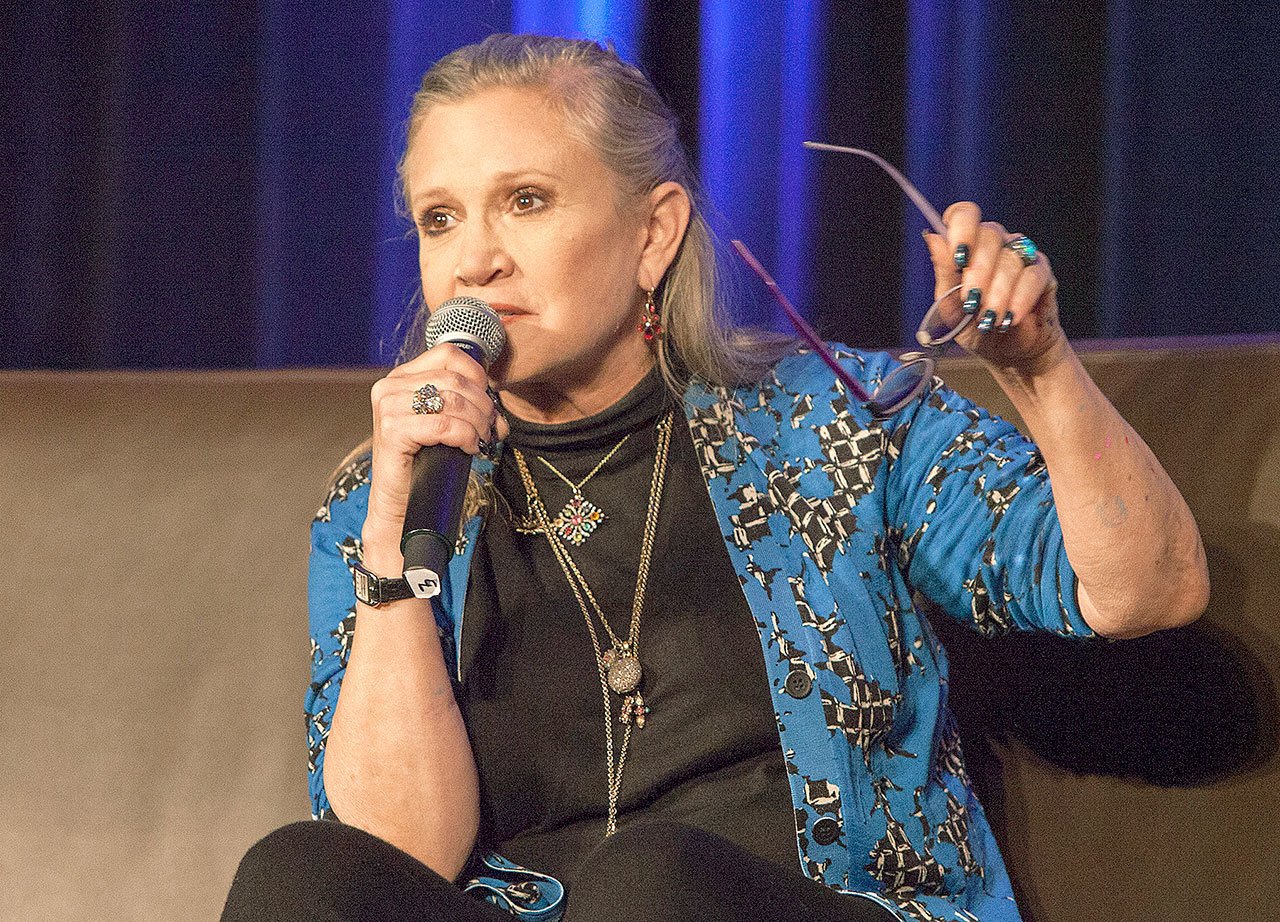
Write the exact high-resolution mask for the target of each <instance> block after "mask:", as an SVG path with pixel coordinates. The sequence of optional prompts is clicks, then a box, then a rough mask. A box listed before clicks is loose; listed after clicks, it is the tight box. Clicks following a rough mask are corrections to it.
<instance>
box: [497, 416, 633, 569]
mask: <svg viewBox="0 0 1280 922" xmlns="http://www.w3.org/2000/svg"><path fill="white" fill-rule="evenodd" d="M629 438H631V433H630V432H628V433H627V434H626V435H624V436H623V437H622V438H621V439H620V440H619V441H618V444H616V445H614V446H613V447H612V448H610V449H609V451H608V452H607V453H606V454H605V456H604V457H603V458H601V459H600V460H599V462H597V463H596V466H595V467H593V468H592V469H591V470H590V471H589V472H588V473H587V476H586V477H583V478H582V479H581V480H579V481H578V482H577V483H574V482H573V481H572V480H570V479H569V478H568V477H566V476H565V475H564V474H562V473H561V472H560V471H559V470H558V469H557V468H556V466H555V465H553V464H552V463H551V462H550V461H548V460H547V459H546V458H544V457H542V456H541V455H538V456H537V458H538V460H539V461H541V462H542V463H543V464H544V465H546V467H547V470H549V471H551V473H553V474H555V475H556V476H557V477H559V478H560V479H561V480H563V481H564V482H565V483H566V484H568V485H569V489H570V490H572V491H573V497H572V498H571V499H570V500H569V501H568V502H567V503H565V504H564V508H563V509H561V510H560V512H559V514H558V515H557V516H556V517H555V518H554V519H551V527H552V528H553V529H555V533H556V534H557V535H558V536H559V537H560V538H561V539H562V540H564V541H568V542H569V543H570V544H572V545H573V546H574V547H581V546H582V542H584V541H586V540H587V538H589V537H591V533H592V532H594V531H595V530H596V529H597V528H599V527H600V525H601V524H603V523H604V521H605V519H607V518H609V516H608V515H606V514H605V511H604V510H603V509H601V508H600V507H599V506H597V505H596V504H595V503H593V502H591V500H589V499H587V498H586V497H585V496H583V495H582V488H583V487H585V486H586V485H587V481H589V480H590V479H591V478H592V477H594V476H595V475H596V474H598V473H600V468H602V467H604V466H605V465H606V464H608V463H609V459H610V458H612V457H613V456H614V455H615V454H617V453H618V449H619V448H621V447H622V446H623V445H625V444H626V442H627V439H629ZM543 524H545V523H539V522H531V521H529V519H528V518H527V517H526V518H525V520H524V521H523V522H521V523H520V524H518V525H517V526H516V531H519V532H521V533H522V534H526V535H528V534H537V533H538V532H540V531H542V526H543Z"/></svg>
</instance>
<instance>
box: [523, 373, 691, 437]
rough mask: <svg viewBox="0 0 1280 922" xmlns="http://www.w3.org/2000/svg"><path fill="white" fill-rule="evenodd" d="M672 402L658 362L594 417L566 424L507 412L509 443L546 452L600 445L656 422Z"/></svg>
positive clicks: (593, 415)
mask: <svg viewBox="0 0 1280 922" xmlns="http://www.w3.org/2000/svg"><path fill="white" fill-rule="evenodd" d="M671 403H672V397H671V392H670V391H669V390H668V388H667V386H666V385H665V384H664V383H663V380H662V374H661V372H660V371H659V370H658V367H657V366H656V365H655V366H654V367H653V368H651V369H650V370H649V373H648V374H647V375H645V376H644V377H643V378H641V379H640V382H639V383H638V384H637V385H636V386H635V387H633V388H632V389H631V390H630V391H629V392H628V393H627V395H626V396H625V397H623V398H622V399H621V400H619V401H618V402H617V403H615V404H613V406H610V407H607V408H606V409H604V410H601V411H600V412H599V413H595V414H592V415H591V416H586V417H583V418H582V419H575V420H573V421H571V422H567V423H531V422H527V421H525V420H522V419H517V418H515V417H514V416H510V415H508V416H507V422H508V423H509V424H510V425H511V434H510V435H509V436H508V437H507V439H506V444H508V445H514V446H515V447H517V448H525V449H530V450H533V451H538V452H542V453H544V454H545V453H546V452H565V451H578V450H583V451H586V450H589V449H595V448H600V447H602V446H607V445H612V444H615V443H616V442H617V441H618V439H620V438H622V436H624V435H625V434H627V433H628V432H635V431H637V430H639V429H642V428H644V427H646V426H651V425H653V424H654V422H655V421H656V420H657V418H658V417H659V416H660V415H661V414H662V413H663V412H664V411H665V410H666V409H667V408H668V407H669V406H670V405H671Z"/></svg>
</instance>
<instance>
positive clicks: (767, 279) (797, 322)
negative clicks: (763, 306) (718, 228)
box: [732, 240, 871, 403]
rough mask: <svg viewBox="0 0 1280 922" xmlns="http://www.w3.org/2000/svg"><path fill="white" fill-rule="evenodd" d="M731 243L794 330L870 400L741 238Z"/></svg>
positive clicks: (849, 385) (846, 383)
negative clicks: (763, 285) (779, 306)
mask: <svg viewBox="0 0 1280 922" xmlns="http://www.w3.org/2000/svg"><path fill="white" fill-rule="evenodd" d="M732 243H733V249H734V250H735V251H736V252H737V254H738V255H739V256H741V257H742V261H743V262H745V263H746V264H747V265H748V266H750V267H751V271H752V272H754V273H755V274H756V275H758V276H760V281H762V282H764V284H765V287H766V288H768V289H769V290H770V291H771V292H773V296H774V298H775V299H777V302H778V303H779V304H780V305H782V310H783V311H784V312H785V313H786V315H787V319H789V320H790V321H791V325H792V326H794V327H795V328H796V332H797V333H799V334H800V335H801V337H803V338H804V340H805V341H806V342H808V343H809V345H810V346H812V347H813V351H814V352H816V353H818V357H819V358H820V359H822V361H824V362H826V363H827V365H828V367H830V369H831V370H832V371H833V372H835V375H836V377H837V378H839V379H840V381H841V382H842V383H843V384H844V386H845V387H847V388H848V389H849V392H850V393H852V394H853V396H854V397H855V398H856V399H858V400H859V401H861V402H862V403H867V402H868V401H870V400H871V395H870V394H868V393H867V392H866V391H865V390H863V388H862V385H861V384H859V383H858V382H857V381H856V380H854V378H853V376H852V375H851V374H849V372H847V371H845V370H844V368H842V367H841V366H840V363H839V362H837V361H836V359H835V356H833V355H832V354H831V352H830V351H829V350H828V349H827V346H826V343H824V342H823V341H822V340H821V339H820V338H819V337H818V334H817V333H815V332H814V330H813V327H811V326H809V324H807V323H806V322H805V319H804V318H803V317H801V316H800V313H799V312H798V311H797V310H796V309H795V308H794V307H792V306H791V302H790V301H788V300H787V296H786V295H784V294H783V293H782V289H781V288H779V287H778V283H777V282H775V281H774V280H773V278H772V277H771V276H770V275H769V273H768V272H766V271H765V268H764V266H762V265H760V263H759V261H758V260H757V259H756V258H755V256H753V255H752V254H751V251H750V250H748V249H747V247H746V245H745V244H744V243H743V242H742V241H741V240H734V241H732Z"/></svg>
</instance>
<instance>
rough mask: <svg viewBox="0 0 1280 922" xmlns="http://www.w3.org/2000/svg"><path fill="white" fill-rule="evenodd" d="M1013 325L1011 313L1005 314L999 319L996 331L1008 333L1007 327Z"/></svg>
mask: <svg viewBox="0 0 1280 922" xmlns="http://www.w3.org/2000/svg"><path fill="white" fill-rule="evenodd" d="M1012 326H1013V314H1005V315H1004V319H1003V320H1001V321H1000V326H998V327H996V332H997V333H1008V332H1009V328H1010V327H1012Z"/></svg>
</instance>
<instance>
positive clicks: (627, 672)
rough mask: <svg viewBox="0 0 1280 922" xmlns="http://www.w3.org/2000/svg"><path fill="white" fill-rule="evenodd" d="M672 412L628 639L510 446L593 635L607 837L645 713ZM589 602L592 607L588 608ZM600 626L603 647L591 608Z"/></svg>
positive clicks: (663, 429) (657, 466)
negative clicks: (651, 602)
mask: <svg viewBox="0 0 1280 922" xmlns="http://www.w3.org/2000/svg"><path fill="white" fill-rule="evenodd" d="M673 418H674V414H672V413H668V414H667V415H666V416H665V417H664V418H663V419H662V420H661V421H660V422H659V423H658V444H657V450H656V452H655V455H654V459H653V479H652V481H651V482H650V485H649V506H648V510H647V511H646V513H645V522H644V537H643V539H642V541H641V544H640V566H639V569H638V571H637V573H636V592H635V597H634V599H633V600H632V605H631V625H630V628H629V629H628V631H627V639H626V640H625V641H623V640H619V639H618V637H617V635H616V634H614V633H613V629H612V628H610V627H609V622H608V621H607V620H606V619H605V616H604V611H603V610H602V609H601V608H600V603H599V602H597V601H596V597H595V595H594V594H593V593H592V592H591V587H590V586H589V585H587V580H586V578H585V577H584V576H583V575H582V571H581V570H579V569H578V566H577V564H575V563H574V562H573V557H572V556H570V554H569V549H568V548H567V547H565V545H564V543H563V540H562V538H561V537H560V535H559V534H558V533H557V532H556V531H555V530H553V528H552V527H551V524H552V523H551V521H550V517H549V516H548V515H547V508H546V506H544V505H543V503H542V498H541V497H540V496H539V495H538V487H537V485H536V484H535V483H534V482H533V477H532V476H531V475H530V473H529V466H528V465H527V464H526V463H525V460H524V455H523V454H522V453H521V451H520V449H518V448H513V452H514V454H515V458H516V465H517V466H518V467H519V469H520V479H521V481H522V482H523V483H524V489H525V494H526V496H527V497H528V501H529V512H530V514H531V515H532V516H533V517H534V520H535V521H536V522H538V523H539V524H540V525H541V526H542V532H543V534H545V535H546V536H547V543H548V544H549V545H550V546H551V552H552V555H553V556H554V557H555V558H556V562H557V563H558V564H560V569H561V570H562V571H563V573H564V576H565V579H566V580H568V582H569V587H570V588H571V589H572V590H573V596H574V598H575V599H577V601H578V607H579V608H580V609H581V610H582V616H583V618H584V619H585V620H586V622H587V633H588V634H590V635H591V647H592V649H593V650H594V651H595V656H596V669H597V670H598V672H599V674H600V691H601V695H602V697H603V700H604V739H605V756H606V763H605V769H606V772H607V774H608V792H609V818H608V822H607V824H606V826H605V836H606V837H607V836H611V835H613V833H614V832H615V831H616V830H617V828H618V792H619V791H620V790H621V788H622V769H623V766H624V765H625V764H626V761H627V745H628V744H629V743H630V742H631V728H632V727H633V726H636V727H641V728H643V727H644V723H645V716H646V715H647V714H648V713H649V712H650V708H649V707H648V706H647V705H646V704H645V703H644V695H643V694H641V692H640V683H641V681H642V679H643V678H644V670H643V669H642V668H641V666H640V655H639V651H640V614H641V612H642V611H643V610H644V596H645V588H646V585H647V583H648V579H649V563H650V561H651V560H652V559H653V542H654V537H655V535H656V534H657V530H658V510H659V508H660V506H661V503H662V486H663V482H664V481H665V479H666V473H667V456H668V454H669V452H670V448H671V428H672V420H673ZM588 602H590V607H588V604H587V603H588ZM593 612H594V614H595V617H596V618H597V619H599V621H600V624H601V625H603V627H604V629H605V633H607V634H608V635H609V640H610V641H611V642H612V643H613V646H612V648H610V649H609V650H607V651H605V650H602V649H601V647H600V640H599V637H598V636H597V634H596V629H595V624H594V622H593V620H592V617H591V616H592V613H593ZM611 689H612V690H613V691H614V692H615V693H617V694H619V695H621V696H622V711H621V713H620V714H619V715H618V720H619V722H621V723H622V724H624V725H625V726H626V730H624V731H623V734H622V745H621V746H620V747H619V749H618V756H617V763H616V765H615V763H614V751H613V708H612V705H611V703H610V700H609V691H610V690H611Z"/></svg>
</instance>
